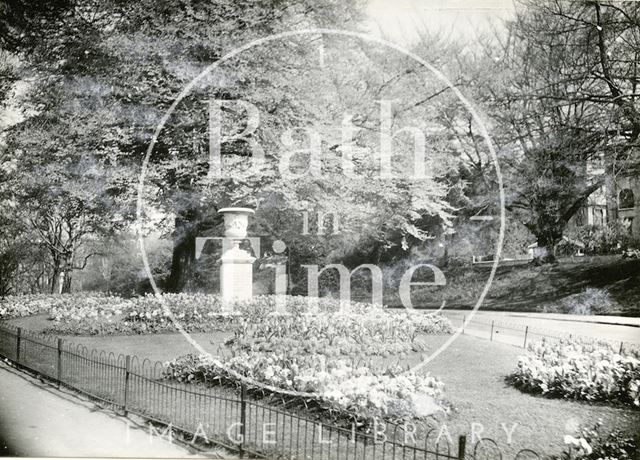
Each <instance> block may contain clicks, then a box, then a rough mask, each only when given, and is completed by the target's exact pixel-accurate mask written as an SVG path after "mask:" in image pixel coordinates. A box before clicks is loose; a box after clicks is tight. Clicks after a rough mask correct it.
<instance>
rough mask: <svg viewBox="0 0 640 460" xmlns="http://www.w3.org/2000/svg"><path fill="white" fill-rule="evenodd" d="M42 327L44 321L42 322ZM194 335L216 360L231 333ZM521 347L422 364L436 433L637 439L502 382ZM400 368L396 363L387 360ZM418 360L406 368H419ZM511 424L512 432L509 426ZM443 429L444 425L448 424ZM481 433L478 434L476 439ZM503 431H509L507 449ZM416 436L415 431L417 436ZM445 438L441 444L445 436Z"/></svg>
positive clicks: (581, 409) (635, 421)
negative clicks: (439, 393) (595, 429)
mask: <svg viewBox="0 0 640 460" xmlns="http://www.w3.org/2000/svg"><path fill="white" fill-rule="evenodd" d="M45 321H46V320H45ZM12 323H13V324H14V325H21V326H23V327H25V328H27V327H29V326H35V325H37V324H41V326H42V328H44V327H46V323H44V322H42V320H41V319H37V318H36V317H32V318H21V319H18V320H13V321H12ZM191 337H192V338H193V339H194V340H196V341H197V342H198V344H200V345H201V346H202V347H203V348H204V349H205V350H206V351H207V352H209V353H212V354H217V353H218V352H219V350H220V349H221V348H220V347H221V344H222V343H223V342H224V340H225V338H227V337H229V334H228V333H220V332H218V333H194V334H191ZM448 337H449V336H429V335H423V336H422V337H421V339H422V340H423V341H425V342H426V343H427V345H428V349H429V350H435V349H436V348H437V347H438V346H440V345H441V344H442V343H443V342H444V341H445V340H446V339H447V338H448ZM63 339H65V340H67V341H69V342H73V343H75V344H81V345H84V346H85V347H87V348H96V349H99V350H105V351H107V352H113V353H114V354H116V355H117V354H123V355H126V354H132V355H134V354H135V355H137V356H138V357H140V359H143V358H148V359H149V360H152V361H154V360H158V361H167V360H171V359H174V358H177V357H179V356H182V355H184V354H187V353H197V351H196V350H195V349H194V348H193V346H192V345H191V344H189V343H188V342H187V340H186V339H185V338H184V337H183V336H182V335H180V334H149V335H134V336H124V335H123V336H72V337H64V338H63ZM522 353H524V351H523V350H522V349H521V348H516V347H513V346H511V345H507V344H503V343H497V342H490V341H488V340H484V339H480V338H477V337H473V336H469V335H462V336H460V337H459V338H458V339H457V340H456V341H454V342H453V344H452V345H451V346H450V347H449V348H448V349H447V350H445V351H444V352H443V353H442V354H440V355H439V356H437V357H436V358H434V359H433V360H432V361H431V362H429V363H428V364H427V365H426V366H425V372H430V373H431V374H432V375H434V376H437V377H438V378H440V379H441V380H442V381H443V382H444V383H445V397H446V399H447V400H448V401H449V402H450V403H451V406H452V410H451V413H450V414H448V415H447V416H446V417H445V416H438V417H437V420H435V421H432V422H431V423H432V424H433V426H434V427H436V429H438V430H442V432H443V436H444V435H445V430H446V431H448V432H449V433H450V434H451V437H452V438H453V439H454V440H455V438H456V436H457V435H459V434H465V433H471V432H472V429H473V426H472V424H477V425H475V428H476V430H475V431H476V432H477V433H479V434H481V435H482V436H486V437H490V438H492V439H493V440H495V441H496V442H497V443H498V445H499V446H500V449H501V450H502V451H503V454H508V455H512V456H513V455H514V454H515V453H516V452H517V451H518V450H520V449H523V448H530V449H533V450H536V451H538V452H544V453H559V452H560V451H561V450H562V448H563V437H564V435H565V434H573V432H572V427H576V426H578V425H583V426H591V425H593V424H594V423H595V422H596V421H598V420H599V419H601V420H602V422H603V426H604V427H605V428H606V430H609V431H610V430H613V429H620V430H623V431H625V432H626V433H628V434H629V435H637V434H638V430H637V429H635V431H634V428H635V427H638V426H640V411H638V410H633V409H626V408H622V407H612V406H607V405H604V404H588V403H584V402H576V401H567V400H562V399H550V398H544V397H540V396H532V395H529V394H526V393H522V392H521V391H519V390H517V389H515V388H513V387H511V386H509V385H507V383H506V382H505V377H506V376H507V375H509V374H510V373H511V372H512V371H513V370H514V368H515V366H516V364H517V360H518V356H519V355H521V354H522ZM390 359H391V360H392V361H393V362H397V358H390ZM419 361H420V358H419V356H417V355H414V356H410V357H409V359H408V361H407V360H405V361H404V362H403V363H404V364H406V363H407V362H409V363H411V364H417V363H418V362H419ZM514 424H515V428H513V427H514ZM445 425H446V426H445ZM480 427H482V430H483V431H482V432H481V433H480ZM505 430H507V431H510V430H513V431H512V435H511V441H512V444H511V445H509V443H508V437H507V434H506V432H505ZM419 432H420V430H419ZM443 439H444V438H443Z"/></svg>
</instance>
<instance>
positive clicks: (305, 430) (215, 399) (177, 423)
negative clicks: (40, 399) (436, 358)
mask: <svg viewBox="0 0 640 460" xmlns="http://www.w3.org/2000/svg"><path fill="white" fill-rule="evenodd" d="M0 356H2V357H3V358H5V359H7V360H9V361H11V362H13V363H14V364H15V365H16V366H17V367H19V368H23V369H26V370H30V371H33V372H35V373H37V374H38V375H39V376H41V377H45V378H47V379H48V380H50V381H52V382H55V383H57V384H58V385H61V386H65V387H68V388H71V389H73V390H75V391H77V392H79V393H82V394H84V395H86V396H88V397H90V398H92V399H95V400H98V401H100V402H101V403H102V404H103V405H104V406H106V407H108V408H110V409H112V410H114V411H115V412H118V413H122V414H123V415H127V414H128V413H132V414H136V415H139V416H142V417H144V418H145V419H147V420H149V421H151V422H155V423H158V424H161V425H163V426H165V427H169V430H168V433H171V432H172V430H179V431H181V432H183V433H186V434H188V435H190V436H191V437H194V438H198V439H199V440H201V441H208V442H211V443H213V444H216V445H219V446H222V447H225V448H227V449H230V450H232V451H235V452H238V453H239V454H240V455H241V456H244V455H246V454H249V455H252V456H257V457H264V458H276V457H277V458H290V459H315V458H320V459H327V460H331V459H336V460H338V459H339V460H342V459H354V460H357V459H362V460H368V459H374V460H378V459H380V460H386V459H393V460H396V459H398V460H405V459H415V460H418V459H422V460H431V459H434V460H447V459H457V460H460V459H465V458H467V459H478V460H479V459H480V458H492V459H493V458H500V459H502V458H503V456H502V453H501V452H500V450H499V449H498V446H497V444H496V443H495V442H494V441H493V440H491V439H488V438H484V439H482V440H480V441H478V442H477V443H476V445H475V446H467V437H466V436H459V437H458V439H457V446H452V445H451V443H450V442H449V439H450V438H448V437H442V436H441V433H439V430H437V429H436V428H431V429H429V428H427V427H426V426H418V427H416V426H411V427H410V428H409V426H408V425H402V424H392V423H386V424H384V427H383V429H375V431H373V432H372V433H365V432H362V431H359V430H356V429H353V428H352V429H347V428H344V427H340V426H337V425H332V424H329V423H325V422H322V421H320V420H319V419H313V418H311V417H310V416H309V414H308V413H301V412H300V411H296V409H295V408H287V407H286V406H282V405H271V404H269V403H263V402H260V401H258V400H257V399H255V398H253V397H251V396H250V395H248V394H247V389H246V386H244V385H242V386H240V387H239V388H237V389H235V388H229V387H224V386H219V385H218V386H206V385H205V386H202V385H199V386H195V385H190V384H188V383H179V382H175V381H173V380H168V379H167V378H166V377H165V374H164V371H165V367H164V366H163V364H162V363H161V362H151V361H149V360H148V359H142V360H141V359H140V358H138V357H137V356H129V355H127V356H125V355H122V354H119V355H115V354H114V353H106V352H104V351H96V350H89V349H88V348H86V347H84V346H82V345H74V344H72V343H68V342H66V341H64V340H62V339H60V338H55V337H51V336H47V335H44V334H38V333H33V332H29V331H26V330H23V329H21V328H19V327H14V326H11V325H7V324H0ZM421 430H422V431H421ZM158 433H160V434H164V435H167V429H166V428H165V429H164V431H162V430H160V431H158ZM487 449H488V450H487ZM486 452H489V454H487V453H486ZM487 455H489V456H487ZM540 458H541V457H540V456H539V455H538V454H536V453H535V452H533V451H530V450H527V449H523V450H521V451H519V452H517V454H516V455H515V457H514V459H515V460H532V459H540Z"/></svg>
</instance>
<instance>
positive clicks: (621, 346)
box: [454, 315, 640, 355]
mask: <svg viewBox="0 0 640 460" xmlns="http://www.w3.org/2000/svg"><path fill="white" fill-rule="evenodd" d="M466 318H467V317H466V315H465V316H463V318H462V320H461V324H460V325H458V326H457V327H462V333H463V334H468V335H473V336H476V337H481V338H486V339H489V340H491V341H499V342H503V343H509V344H511V345H516V346H519V347H522V348H526V347H527V344H530V343H531V342H532V341H534V340H538V339H542V338H548V339H582V340H586V341H593V340H598V341H601V342H605V343H608V344H609V345H611V346H612V348H614V349H615V350H617V351H618V352H619V353H623V352H627V353H634V354H638V355H640V343H636V342H629V341H624V340H612V339H607V338H601V337H594V336H588V335H583V334H576V333H572V332H563V331H558V330H554V329H546V328H541V327H536V326H529V325H527V324H518V323H511V322H507V321H496V320H491V321H488V320H487V321H483V320H479V319H478V320H476V319H471V320H470V321H468V322H467V321H466ZM454 325H455V322H454Z"/></svg>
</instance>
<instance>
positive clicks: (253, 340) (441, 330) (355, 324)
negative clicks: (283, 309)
mask: <svg viewBox="0 0 640 460" xmlns="http://www.w3.org/2000/svg"><path fill="white" fill-rule="evenodd" d="M452 331H453V327H452V326H451V323H450V322H449V320H448V319H447V318H445V317H443V316H441V315H421V314H418V315H414V314H408V313H407V312H404V311H388V310H383V309H376V310H373V311H371V312H369V313H368V314H365V313H353V312H320V313H317V314H314V315H306V314H281V315H269V316H266V317H261V318H260V319H259V320H257V321H253V320H252V318H251V317H244V318H243V319H242V320H241V321H240V322H239V324H238V326H237V327H236V328H235V330H234V338H233V339H232V340H231V341H230V342H229V345H232V346H233V348H234V349H236V350H257V351H271V352H275V353H285V352H286V351H287V350H290V349H295V350H298V351H299V352H304V353H321V354H324V355H326V356H339V355H348V356H351V357H357V356H374V355H379V356H384V357H389V356H390V355H400V357H402V358H405V357H406V354H407V353H410V352H411V351H422V350H423V349H424V345H423V344H422V342H421V341H420V340H419V339H418V334H420V333H431V334H449V333H451V332H452Z"/></svg>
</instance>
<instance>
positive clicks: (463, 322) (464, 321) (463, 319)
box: [462, 315, 467, 334]
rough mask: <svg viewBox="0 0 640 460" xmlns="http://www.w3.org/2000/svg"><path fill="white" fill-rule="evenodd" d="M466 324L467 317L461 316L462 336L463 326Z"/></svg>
mask: <svg viewBox="0 0 640 460" xmlns="http://www.w3.org/2000/svg"><path fill="white" fill-rule="evenodd" d="M466 322H467V315H462V333H463V334H464V324H465V323H466Z"/></svg>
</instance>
